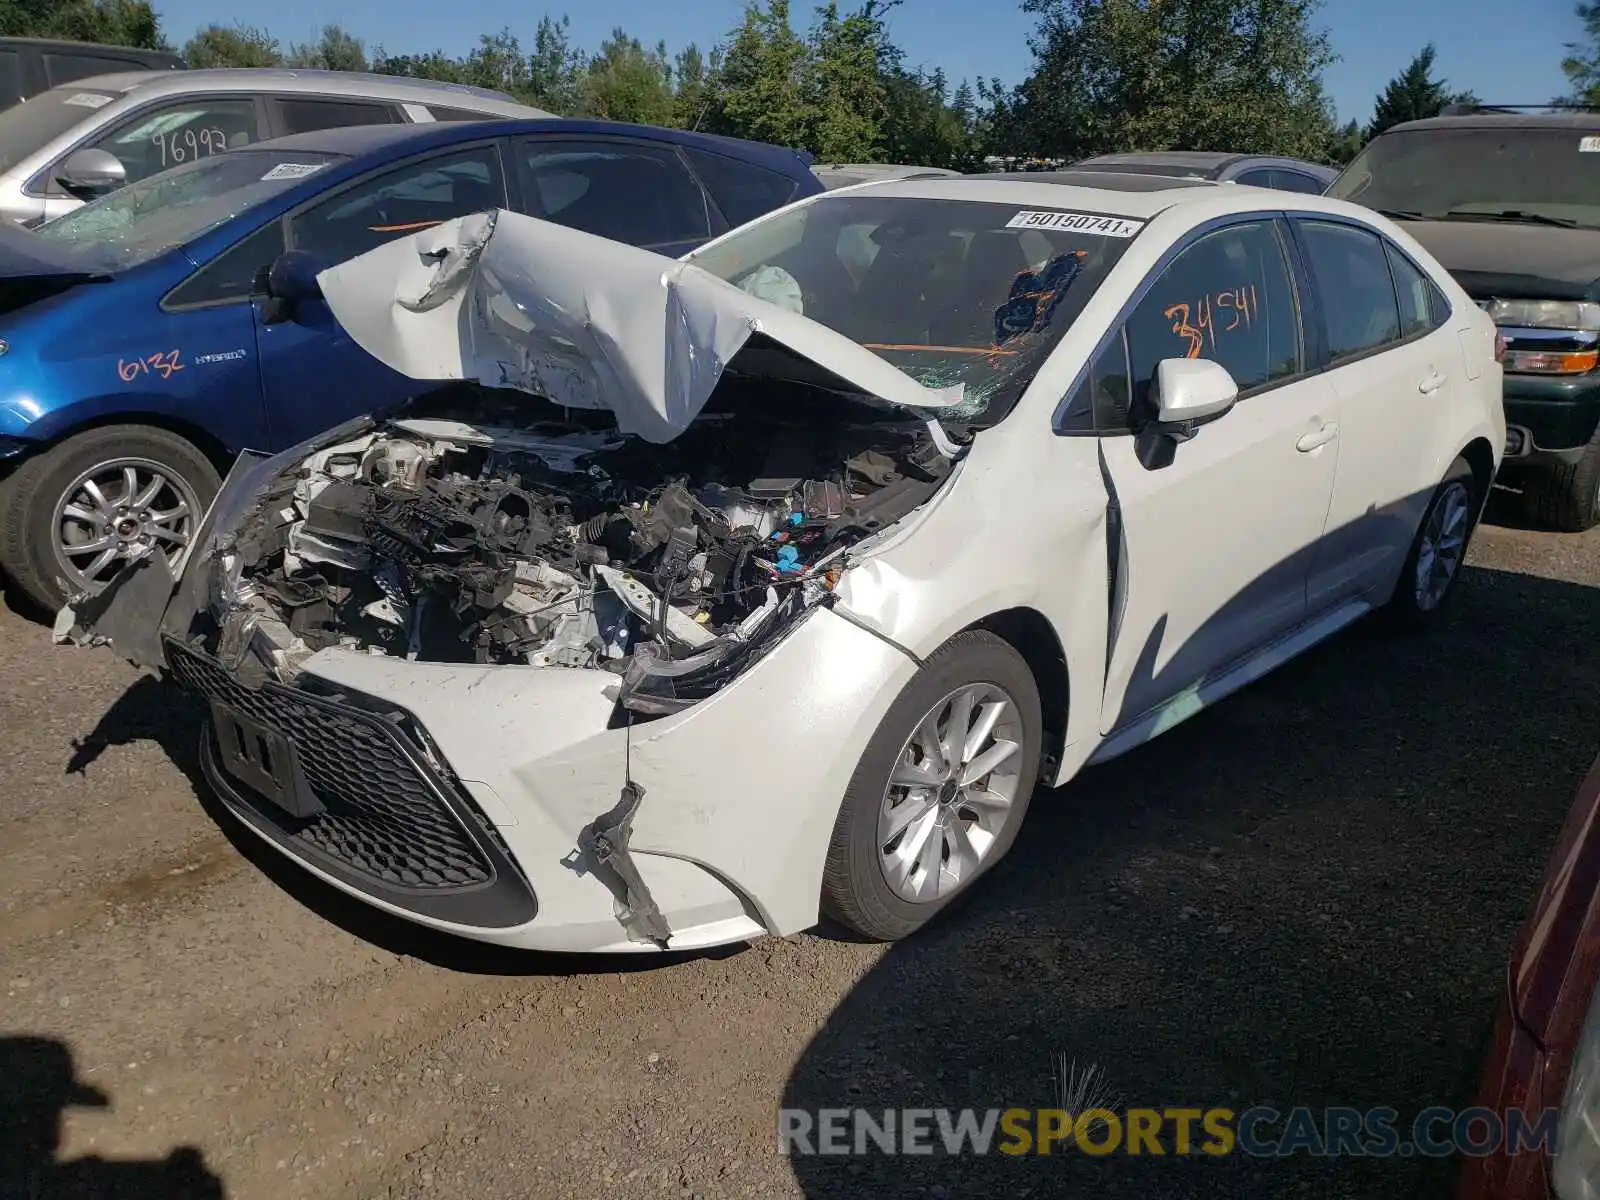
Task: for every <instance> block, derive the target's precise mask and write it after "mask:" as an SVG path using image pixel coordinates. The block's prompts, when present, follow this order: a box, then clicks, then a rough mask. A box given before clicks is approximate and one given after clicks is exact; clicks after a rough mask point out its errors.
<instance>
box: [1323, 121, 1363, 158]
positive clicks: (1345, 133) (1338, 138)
mask: <svg viewBox="0 0 1600 1200" xmlns="http://www.w3.org/2000/svg"><path fill="white" fill-rule="evenodd" d="M1366 144H1367V136H1366V134H1364V133H1363V132H1362V131H1361V125H1360V123H1359V122H1357V121H1351V122H1350V123H1349V124H1348V125H1346V126H1345V127H1344V128H1343V129H1341V130H1339V132H1338V133H1336V134H1334V135H1333V137H1332V139H1330V141H1329V143H1328V161H1329V162H1330V163H1332V164H1333V165H1334V166H1336V167H1342V166H1344V165H1345V164H1346V163H1348V162H1349V161H1350V160H1351V159H1353V158H1354V157H1355V156H1356V155H1358V154H1360V153H1361V147H1363V146H1365V145H1366Z"/></svg>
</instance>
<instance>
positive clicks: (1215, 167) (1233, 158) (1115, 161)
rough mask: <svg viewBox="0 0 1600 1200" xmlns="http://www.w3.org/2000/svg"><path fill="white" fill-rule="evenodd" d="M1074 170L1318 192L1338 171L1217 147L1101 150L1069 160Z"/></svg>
mask: <svg viewBox="0 0 1600 1200" xmlns="http://www.w3.org/2000/svg"><path fill="white" fill-rule="evenodd" d="M1072 169H1073V170H1074V171H1115V172H1117V173H1119V174H1132V175H1173V176H1176V177H1179V178H1189V179H1209V180H1211V181H1213V182H1214V183H1243V184H1249V185H1250V186H1251V187H1264V188H1275V189H1277V190H1278V191H1284V192H1304V193H1306V194H1308V195H1313V196H1320V195H1321V194H1322V193H1323V192H1324V191H1325V190H1326V189H1327V187H1328V185H1329V184H1330V183H1332V182H1333V181H1334V179H1335V178H1337V177H1338V174H1339V172H1338V171H1337V170H1335V169H1334V168H1333V167H1325V166H1323V165H1322V164H1320V163H1311V162H1302V161H1301V160H1300V159H1298V158H1277V157H1274V156H1273V155H1268V154H1228V153H1224V152H1222V151H1218V150H1151V151H1147V152H1142V153H1134V154H1101V155H1099V156H1097V157H1095V158H1086V159H1084V160H1083V161H1082V162H1076V163H1073V164H1072Z"/></svg>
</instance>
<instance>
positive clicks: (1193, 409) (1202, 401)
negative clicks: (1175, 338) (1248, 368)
mask: <svg viewBox="0 0 1600 1200" xmlns="http://www.w3.org/2000/svg"><path fill="white" fill-rule="evenodd" d="M1238 398H1239V385H1238V384H1237V383H1235V382H1234V379H1233V376H1232V375H1230V374H1229V373H1228V368H1226V367H1224V366H1223V365H1222V364H1221V363H1219V362H1213V361H1212V360H1211V359H1209V358H1164V359H1162V360H1161V361H1160V362H1159V363H1157V364H1156V377H1155V379H1154V380H1153V381H1152V383H1151V388H1150V406H1151V407H1153V408H1154V409H1155V410H1156V415H1155V418H1154V420H1150V421H1147V422H1146V423H1145V425H1144V428H1142V429H1141V430H1140V431H1139V443H1138V452H1139V461H1140V462H1141V463H1142V464H1143V465H1144V466H1145V467H1146V468H1148V469H1149V470H1152V471H1155V470H1159V469H1160V468H1162V467H1165V466H1169V465H1171V463H1172V460H1173V457H1174V455H1176V453H1177V449H1178V444H1179V443H1180V442H1187V441H1188V440H1189V439H1190V438H1192V437H1194V435H1195V430H1196V428H1197V427H1198V426H1200V425H1203V424H1205V423H1206V422H1208V421H1215V420H1216V419H1217V418H1218V417H1220V416H1222V415H1223V414H1225V413H1226V412H1227V411H1228V410H1229V409H1230V408H1232V407H1233V403H1234V401H1235V400H1237V399H1238Z"/></svg>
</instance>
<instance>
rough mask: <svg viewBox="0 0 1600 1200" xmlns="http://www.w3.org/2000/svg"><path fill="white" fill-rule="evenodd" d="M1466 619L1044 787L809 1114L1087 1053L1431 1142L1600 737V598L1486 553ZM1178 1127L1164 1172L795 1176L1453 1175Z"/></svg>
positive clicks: (1284, 1189)
mask: <svg viewBox="0 0 1600 1200" xmlns="http://www.w3.org/2000/svg"><path fill="white" fill-rule="evenodd" d="M1452 604H1453V605H1454V606H1455V607H1454V611H1453V612H1452V613H1451V614H1450V615H1449V616H1448V618H1447V619H1446V620H1445V621H1444V623H1443V624H1441V625H1440V626H1439V627H1437V628H1436V629H1434V630H1432V631H1431V632H1429V633H1427V634H1425V635H1423V636H1420V637H1417V638H1402V639H1395V638H1392V637H1388V636H1385V635H1383V634H1382V633H1381V632H1380V631H1379V630H1378V629H1376V628H1372V627H1371V626H1370V623H1362V624H1361V625H1358V626H1357V627H1356V628H1354V629H1351V630H1350V631H1348V632H1346V633H1344V634H1341V635H1339V636H1338V637H1336V638H1334V639H1332V640H1331V641H1330V642H1328V643H1326V644H1324V645H1323V646H1322V647H1320V648H1319V649H1318V650H1316V651H1313V652H1312V653H1311V654H1309V655H1307V656H1305V657H1303V658H1301V659H1300V660H1298V661H1296V662H1294V663H1292V664H1290V665H1288V666H1286V667H1284V668H1283V669H1282V670H1280V671H1278V672H1276V673H1275V674H1274V675H1272V676H1270V677H1268V678H1267V679H1265V680H1263V681H1262V682H1260V683H1257V684H1255V685H1253V686H1252V687H1250V688H1247V689H1246V690H1245V691H1243V692H1241V693H1239V694H1238V695H1236V696H1234V697H1232V698H1230V699H1228V700H1225V701H1223V702H1221V703H1220V704H1218V705H1217V706H1216V707H1215V708H1214V709H1212V710H1210V711H1208V712H1206V713H1202V714H1201V715H1199V716H1197V717H1196V718H1194V719H1193V720H1192V721H1190V722H1188V723H1186V724H1184V725H1182V726H1180V727H1179V728H1177V729H1175V730H1173V731H1172V732H1170V733H1168V734H1166V735H1164V736H1163V737H1161V738H1159V739H1157V740H1156V741H1155V742H1153V743H1151V744H1149V745H1147V746H1145V747H1143V748H1141V749H1139V750H1136V751H1134V752H1132V753H1130V754H1128V755H1127V756H1125V757H1123V758H1121V759H1118V760H1116V761H1114V762H1111V763H1108V764H1105V765H1104V766H1101V767H1095V768H1091V769H1089V770H1088V771H1086V772H1084V773H1083V774H1082V775H1081V776H1080V777H1079V778H1078V779H1077V780H1076V781H1074V782H1073V783H1072V784H1070V785H1069V786H1067V787H1064V788H1061V789H1059V790H1058V791H1055V792H1044V793H1041V794H1039V795H1038V796H1036V797H1035V799H1034V801H1033V805H1032V808H1031V809H1030V812H1029V816H1028V819H1027V823H1026V825H1025V827H1024V829H1023V831H1022V835H1021V837H1020V838H1019V840H1018V841H1017V844H1016V846H1015V848H1014V849H1013V850H1012V852H1011V854H1010V855H1009V856H1008V857H1007V858H1006V859H1005V860H1004V861H1002V862H1001V863H1000V864H998V865H997V866H996V868H995V869H994V870H993V872H992V873H991V874H990V875H989V877H988V878H987V879H986V880H985V881H984V883H983V884H982V885H980V886H979V887H978V888H977V889H976V891H975V893H974V894H973V895H972V896H971V897H969V898H968V900H967V902H966V903H964V904H963V905H961V906H960V908H959V909H958V910H954V911H952V912H950V913H949V914H947V917H946V919H944V920H942V921H940V922H939V923H937V924H936V925H935V926H933V927H931V928H929V929H928V930H927V931H925V933H924V934H922V935H919V936H917V937H915V938H912V939H910V940H909V941H907V942H904V943H900V944H898V945H896V946H894V947H893V948H891V949H890V951H889V952H888V953H887V954H886V955H885V956H884V958H883V959H882V960H881V961H880V962H879V964H878V965H877V966H876V967H875V968H874V969H873V971H872V972H871V973H870V974H869V975H868V976H867V977H866V978H865V979H864V980H863V981H862V982H861V983H860V984H859V985H858V986H857V987H856V988H855V989H854V990H853V991H852V992H851V993H850V995H849V996H848V997H846V998H845V999H844V1001H843V1002H841V1003H840V1005H839V1006H838V1008H837V1009H836V1010H835V1012H834V1014H833V1015H832V1017H831V1018H830V1019H829V1021H828V1023H827V1024H826V1026H825V1027H824V1028H823V1029H822V1031H821V1032H820V1033H819V1034H818V1035H817V1036H816V1037H815V1038H814V1040H813V1041H812V1043H811V1044H810V1046H809V1047H808V1048H807V1049H806V1051H805V1052H804V1053H803V1055H802V1056H801V1058H800V1060H799V1062H798V1063H797V1065H796V1067H795V1069H794V1071H793V1073H792V1075H791V1077H790V1079H789V1081H788V1083H787V1086H786V1088H785V1090H784V1093H783V1098H782V1103H783V1105H784V1106H785V1107H787V1108H793V1109H804V1110H809V1111H810V1112H811V1113H812V1114H813V1116H814V1115H815V1113H816V1111H817V1110H818V1109H822V1108H864V1109H867V1110H875V1111H876V1114H877V1117H878V1119H881V1117H882V1111H883V1110H884V1109H903V1108H933V1109H937V1108H951V1109H962V1108H975V1109H980V1110H982V1109H988V1108H998V1109H1005V1108H1010V1107H1019V1108H1054V1107H1060V1106H1061V1105H1060V1097H1059V1096H1058V1090H1057V1084H1056V1077H1057V1076H1058V1075H1059V1074H1060V1073H1061V1067H1062V1059H1063V1058H1065V1059H1066V1060H1067V1062H1068V1063H1069V1064H1070V1063H1074V1062H1075V1064H1076V1069H1077V1070H1078V1071H1079V1072H1080V1073H1081V1072H1082V1071H1084V1070H1085V1069H1086V1068H1089V1067H1091V1066H1093V1067H1097V1068H1098V1069H1099V1071H1100V1072H1102V1073H1103V1079H1104V1083H1103V1087H1102V1088H1101V1089H1098V1091H1099V1094H1100V1096H1101V1097H1102V1098H1103V1099H1107V1100H1112V1101H1114V1102H1115V1104H1114V1106H1115V1107H1117V1108H1119V1109H1123V1110H1126V1109H1128V1108H1134V1107H1153V1108H1161V1109H1165V1108H1172V1107H1193V1108H1202V1109H1204V1108H1211V1107H1214V1106H1221V1107H1226V1108H1230V1109H1233V1110H1234V1111H1235V1112H1242V1111H1243V1110H1245V1109H1248V1108H1250V1107H1252V1106H1255V1105H1270V1106H1271V1107H1273V1108H1275V1109H1278V1110H1280V1111H1284V1112H1286V1111H1287V1110H1289V1109H1291V1108H1293V1107H1295V1106H1297V1105H1304V1106H1307V1107H1309V1108H1311V1109H1314V1110H1317V1111H1318V1113H1319V1114H1320V1110H1321V1109H1323V1108H1324V1107H1327V1106H1346V1105H1347V1106H1350V1107H1354V1108H1358V1109H1363V1110H1365V1109H1368V1108H1372V1107H1376V1106H1388V1107H1392V1108H1394V1109H1396V1110H1398V1112H1399V1120H1398V1122H1397V1124H1396V1128H1397V1131H1398V1132H1399V1133H1400V1135H1401V1138H1402V1139H1408V1138H1409V1133H1410V1122H1411V1121H1412V1119H1413V1118H1414V1116H1415V1114H1416V1113H1417V1111H1418V1110H1419V1109H1421V1108H1423V1107H1426V1106H1428V1105H1434V1104H1441V1105H1451V1106H1456V1107H1464V1106H1466V1105H1468V1104H1470V1103H1471V1096H1472V1093H1473V1088H1474V1085H1475V1083H1476V1079H1477V1073H1478V1070H1479V1068H1480V1065H1481V1058H1480V1055H1481V1047H1480V1043H1479V1039H1480V1037H1481V1036H1482V1035H1483V1034H1484V1032H1485V1031H1486V1026H1487V1020H1488V1018H1489V1017H1490V1015H1491V1012H1492V1009H1493V1005H1494V1003H1495V1000H1496V998H1497V996H1498V992H1499V989H1500V986H1501V983H1502V981H1503V979H1504V972H1505V968H1506V957H1507V954H1508V952H1509V948H1510V945H1511V941H1512V939H1513V937H1514V935H1515V932H1516V929H1517V926H1518V925H1519V923H1520V922H1521V920H1522V918H1523V916H1524V914H1525V913H1526V911H1527V907H1528V905H1529V904H1531V902H1532V900H1533V893H1534V891H1535V890H1536V888H1537V885H1538V879H1539V875H1540V872H1541V871H1542V870H1543V867H1544V865H1545V859H1546V856H1547V855H1548V853H1549V849H1550V846H1551V844H1552V842H1553V840H1554V837H1555V835H1556V833H1557V831H1558V829H1559V828H1560V825H1561V822H1562V820H1563V818H1564V816H1565V814H1566V811H1567V808H1568V805H1569V804H1570V802H1571V799H1572V795H1573V791H1574V788H1575V787H1576V785H1577V782H1578V780H1579V778H1580V777H1581V775H1582V774H1583V771H1584V769H1585V768H1586V767H1587V765H1588V764H1589V762H1590V761H1591V760H1592V759H1593V757H1594V753H1595V748H1596V740H1597V737H1600V658H1596V656H1595V655H1594V654H1592V653H1591V649H1592V647H1593V646H1595V645H1596V644H1600V591H1596V590H1595V589H1592V588H1585V587H1581V586H1577V585H1574V584H1568V583H1559V582H1553V581H1549V580H1545V579H1539V578H1534V577H1530V576H1526V575H1521V574H1512V573H1506V572H1500V571H1494V570H1486V569H1482V568H1468V569H1467V570H1466V572H1465V573H1464V576H1463V578H1462V580H1461V586H1460V590H1459V593H1458V594H1457V595H1456V596H1455V598H1454V600H1453V601H1452ZM1196 1132H1197V1134H1198V1133H1199V1131H1198V1129H1197V1131H1196ZM1263 1132H1267V1131H1266V1130H1264V1131H1263ZM851 1140H852V1139H850V1138H848V1137H847V1139H846V1142H847V1144H848V1143H849V1142H850V1141H851ZM1162 1140H1163V1142H1164V1144H1165V1146H1166V1147H1167V1150H1168V1153H1167V1154H1166V1155H1164V1156H1162V1157H1159V1158H1158V1157H1154V1156H1150V1155H1143V1156H1137V1157H1135V1156H1129V1155H1127V1154H1124V1153H1120V1152H1119V1153H1116V1154H1113V1155H1111V1156H1109V1157H1104V1158H1091V1157H1089V1156H1087V1155H1084V1154H1082V1153H1081V1152H1079V1151H1076V1150H1060V1149H1059V1148H1058V1151H1057V1153H1055V1154H1053V1155H1051V1156H1050V1157H1040V1156H1035V1155H1030V1156H1027V1157H1022V1158H1016V1157H1010V1156H1007V1155H1005V1154H999V1153H995V1152H993V1151H992V1150H991V1152H990V1153H989V1154H988V1155H985V1156H976V1155H971V1154H967V1155H962V1156H961V1157H959V1158H950V1157H947V1156H945V1155H944V1154H943V1153H940V1154H936V1155H933V1156H913V1157H905V1156H898V1155H897V1156H894V1157H890V1156H888V1155H884V1154H882V1153H878V1152H876V1151H874V1152H873V1153H872V1154H871V1155H866V1156H860V1157H857V1156H853V1155H850V1156H838V1157H835V1156H827V1157H823V1156H815V1157H805V1156H796V1157H794V1158H793V1159H792V1160H791V1165H792V1167H793V1170H794V1172H795V1175H796V1177H797V1179H798V1181H799V1183H800V1185H801V1186H802V1188H803V1189H804V1191H805V1194H806V1195H807V1196H809V1197H813V1198H822V1197H856V1196H863V1195H873V1196H884V1197H899V1196H948V1197H960V1196H991V1195H992V1196H1002V1195H1003V1196H1007V1197H1025V1196H1030V1195H1032V1196H1089V1197H1111V1198H1115V1197H1124V1196H1125V1197H1137V1198H1139V1200H1144V1198H1146V1197H1150V1196H1160V1197H1162V1198H1163V1200H1166V1198H1168V1197H1201V1196H1206V1197H1210V1196H1216V1197H1227V1198H1229V1200H1233V1198H1236V1197H1262V1198H1267V1197H1271V1198H1272V1200H1280V1198H1282V1197H1292V1196H1308V1197H1309V1196H1315V1197H1319V1198H1321V1197H1329V1196H1360V1197H1390V1196H1393V1197H1420V1196H1439V1195H1443V1194H1444V1193H1445V1191H1446V1190H1447V1185H1448V1179H1449V1177H1450V1175H1451V1173H1452V1168H1451V1164H1450V1163H1449V1162H1448V1160H1446V1161H1444V1162H1439V1161H1436V1160H1422V1159H1416V1158H1398V1157H1397V1158H1388V1159H1377V1158H1366V1159H1361V1158H1348V1157H1347V1158H1329V1157H1323V1158H1317V1157H1311V1156H1309V1155H1306V1154H1304V1153H1301V1154H1297V1155H1294V1156H1293V1157H1289V1158H1286V1159H1279V1160H1269V1159H1259V1158H1257V1159H1252V1158H1249V1157H1246V1156H1244V1155H1241V1154H1238V1153H1235V1154H1230V1155H1227V1156H1225V1157H1213V1156H1207V1155H1200V1154H1192V1155H1190V1156H1186V1157H1185V1156H1178V1155H1175V1154H1173V1153H1172V1149H1173V1146H1174V1138H1173V1134H1172V1132H1171V1129H1170V1127H1169V1128H1168V1129H1167V1130H1166V1131H1164V1132H1163V1134H1162ZM1201 1140H1203V1138H1202V1137H1200V1136H1197V1137H1196V1144H1198V1143H1199V1142H1200V1141H1201ZM931 1141H932V1143H933V1144H934V1145H936V1146H937V1145H938V1144H939V1142H940V1138H939V1135H938V1133H937V1131H936V1127H935V1132H934V1133H933V1136H932V1138H931ZM997 1141H998V1139H997ZM869 1145H870V1143H869Z"/></svg>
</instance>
